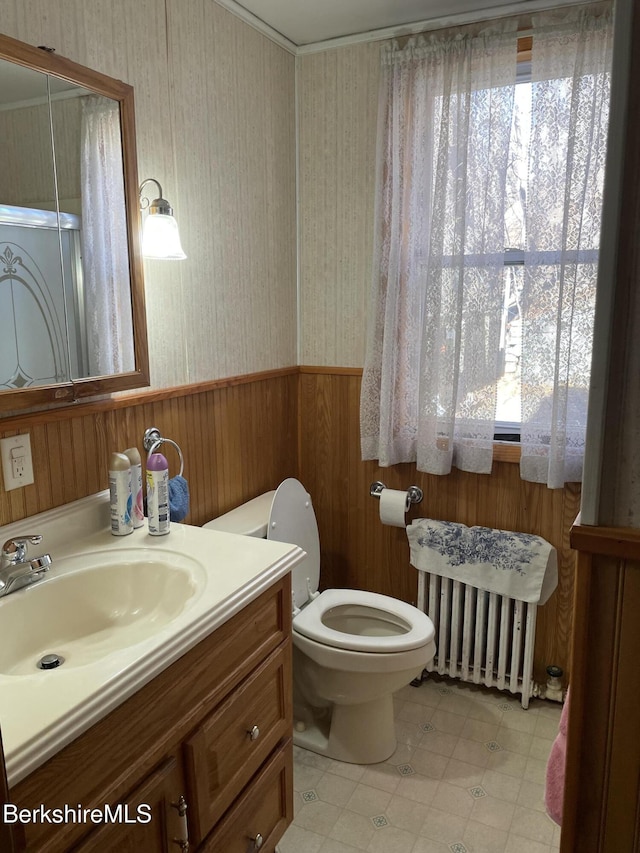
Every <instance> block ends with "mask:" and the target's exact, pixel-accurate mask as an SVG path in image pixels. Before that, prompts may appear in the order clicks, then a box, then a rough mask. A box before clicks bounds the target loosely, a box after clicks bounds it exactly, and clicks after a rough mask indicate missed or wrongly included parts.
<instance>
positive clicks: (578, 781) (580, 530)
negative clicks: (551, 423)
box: [560, 526, 640, 853]
mask: <svg viewBox="0 0 640 853" xmlns="http://www.w3.org/2000/svg"><path fill="white" fill-rule="evenodd" d="M572 542H573V544H574V547H575V548H576V550H577V551H578V552H579V553H578V570H577V577H576V599H575V614H576V618H575V630H574V635H573V657H572V672H573V678H572V682H571V700H570V706H569V720H568V732H567V768H566V779H565V802H564V813H563V820H562V838H561V846H560V849H561V850H562V853H574V851H578V850H579V851H580V853H608V851H617V850H625V851H627V850H628V851H629V853H632V851H633V853H637V851H640V739H639V738H638V702H639V701H640V667H639V666H638V658H639V656H640V620H639V619H638V610H639V609H640V531H638V530H637V528H633V529H631V528H607V527H580V526H576V527H575V528H574V529H573V531H572Z"/></svg>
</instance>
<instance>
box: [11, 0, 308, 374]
mask: <svg viewBox="0 0 640 853" xmlns="http://www.w3.org/2000/svg"><path fill="white" fill-rule="evenodd" d="M0 31H2V32H3V33H5V34H6V35H10V36H13V37H14V38H18V39H21V40H22V41H26V42H28V43H30V44H35V45H42V44H44V45H47V46H49V47H54V48H55V49H56V51H57V53H59V54H61V55H63V56H67V57H69V58H70V59H73V60H75V61H76V62H80V63H82V64H83V65H88V66H90V67H92V68H95V69H97V70H99V71H102V72H104V73H105V74H109V75H111V76H112V77H116V78H118V79H121V80H124V81H126V82H127V83H130V84H131V85H133V86H134V89H135V101H136V125H137V148H138V171H139V177H140V180H142V179H144V178H147V177H155V178H157V179H158V180H159V181H160V183H161V184H162V188H163V191H164V195H165V197H166V198H168V199H169V201H170V202H171V203H172V204H173V206H174V209H175V214H176V218H177V219H178V222H179V224H180V229H181V235H182V239H183V245H184V248H185V251H186V253H187V255H188V259H187V260H186V261H182V262H175V263H173V262H166V261H147V262H146V263H145V281H146V299H147V320H148V326H149V342H150V343H149V349H150V362H151V381H152V386H153V387H156V388H161V387H169V386H173V385H181V384H185V383H189V382H198V381H205V380H208V379H218V378H223V377H225V376H234V375H237V374H243V373H248V372H253V371H258V370H267V369H273V368H277V367H282V366H288V365H291V364H295V361H296V268H295V122H294V112H295V109H294V104H295V102H294V74H295V69H294V58H293V56H291V55H290V54H288V53H287V52H286V51H284V50H283V49H282V48H279V47H277V46H275V45H274V44H273V43H272V42H271V41H269V40H268V39H267V38H266V37H264V36H261V35H259V34H258V33H256V32H255V31H254V30H253V29H251V28H250V27H249V26H247V25H246V24H244V23H242V22H241V21H239V20H238V19H237V18H235V17H233V16H232V15H231V14H230V13H229V12H227V11H226V10H224V9H223V8H222V7H220V6H218V5H217V4H216V3H215V2H213V0H110V2H108V3H105V2H103V0H56V2H55V3H52V2H50V0H0Z"/></svg>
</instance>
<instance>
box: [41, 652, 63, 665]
mask: <svg viewBox="0 0 640 853" xmlns="http://www.w3.org/2000/svg"><path fill="white" fill-rule="evenodd" d="M62 663H64V658H63V657H62V655H56V654H50V655H44V656H43V657H41V658H40V660H39V661H38V668H39V669H55V668H56V667H58V666H60V664H62Z"/></svg>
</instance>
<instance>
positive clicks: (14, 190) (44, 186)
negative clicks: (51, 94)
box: [0, 75, 82, 212]
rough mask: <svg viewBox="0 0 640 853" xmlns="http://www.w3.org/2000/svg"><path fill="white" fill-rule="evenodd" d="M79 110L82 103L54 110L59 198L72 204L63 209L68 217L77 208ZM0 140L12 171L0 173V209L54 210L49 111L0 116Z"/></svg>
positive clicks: (6, 112)
mask: <svg viewBox="0 0 640 853" xmlns="http://www.w3.org/2000/svg"><path fill="white" fill-rule="evenodd" d="M43 79H45V78H44V75H43ZM81 110H82V105H81V100H80V98H70V99H69V100H62V101H56V102H55V103H54V104H53V109H52V115H53V135H54V139H55V146H56V165H57V169H56V172H57V179H58V193H59V197H60V199H61V200H62V199H64V200H70V199H71V200H73V201H74V204H73V205H72V207H69V205H62V207H61V209H62V210H70V211H71V212H75V211H76V210H77V209H79V206H80V145H81V137H80V134H81ZM0 139H2V153H3V162H4V163H5V164H7V163H10V164H11V167H10V168H3V169H0V204H11V205H18V206H19V207H33V206H35V207H39V206H42V207H43V208H44V209H45V210H53V209H54V207H55V185H54V178H53V155H52V150H51V129H50V127H49V107H48V105H47V104H46V103H42V104H38V105H37V106H29V107H22V108H16V109H11V110H9V109H6V110H0Z"/></svg>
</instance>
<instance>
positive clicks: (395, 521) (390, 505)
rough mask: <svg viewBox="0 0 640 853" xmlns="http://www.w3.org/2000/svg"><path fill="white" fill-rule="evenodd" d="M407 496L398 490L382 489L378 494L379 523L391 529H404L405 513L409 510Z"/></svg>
mask: <svg viewBox="0 0 640 853" xmlns="http://www.w3.org/2000/svg"><path fill="white" fill-rule="evenodd" d="M410 503H411V501H410V500H409V495H408V494H407V492H400V491H398V489H383V490H382V491H381V492H380V521H381V522H382V523H383V524H389V525H391V526H392V527H405V526H406V521H405V518H404V516H405V513H406V512H407V510H408V509H409V504H410Z"/></svg>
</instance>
